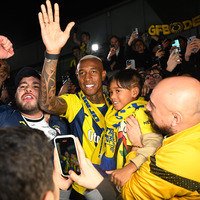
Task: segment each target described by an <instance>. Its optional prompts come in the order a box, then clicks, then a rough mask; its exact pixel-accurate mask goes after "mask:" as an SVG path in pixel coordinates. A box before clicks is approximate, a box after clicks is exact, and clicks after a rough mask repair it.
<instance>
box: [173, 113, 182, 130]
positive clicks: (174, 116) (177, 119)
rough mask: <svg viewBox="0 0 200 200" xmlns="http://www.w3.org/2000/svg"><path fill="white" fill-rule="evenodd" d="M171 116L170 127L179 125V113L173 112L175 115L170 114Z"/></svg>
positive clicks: (180, 119) (180, 116)
mask: <svg viewBox="0 0 200 200" xmlns="http://www.w3.org/2000/svg"><path fill="white" fill-rule="evenodd" d="M172 115H173V118H172V123H171V126H172V127H174V126H177V125H178V124H180V123H181V122H182V115H181V113H179V112H175V113H172Z"/></svg>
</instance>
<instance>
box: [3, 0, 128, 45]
mask: <svg viewBox="0 0 200 200" xmlns="http://www.w3.org/2000/svg"><path fill="white" fill-rule="evenodd" d="M123 1H126V0H107V1H99V2H98V1H94V0H93V1H91V0H89V1H88V0H82V1H80V0H79V1H78V0H52V1H51V2H52V3H58V4H59V6H60V16H61V27H65V26H66V24H67V23H68V22H70V21H75V22H76V21H77V20H80V19H83V18H84V17H87V16H89V15H91V14H94V13H96V12H98V11H100V10H103V9H105V8H107V7H111V6H114V5H116V4H119V3H121V2H123ZM42 3H45V1H44V0H28V1H27V0H16V1H1V11H0V19H1V29H0V30H1V31H0V34H1V35H4V36H7V37H8V38H9V39H10V40H11V41H12V42H13V44H14V45H15V47H20V46H23V45H25V44H28V43H31V42H33V41H35V40H38V39H40V38H41V36H40V27H39V21H38V12H39V11H40V5H41V4H42Z"/></svg>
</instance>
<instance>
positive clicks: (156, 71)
mask: <svg viewBox="0 0 200 200" xmlns="http://www.w3.org/2000/svg"><path fill="white" fill-rule="evenodd" d="M162 79H163V74H162V71H161V69H160V68H159V67H152V68H150V69H147V70H146V71H145V81H144V85H146V86H147V87H149V89H150V92H149V93H148V94H146V96H145V99H146V100H147V101H148V100H149V96H150V94H151V92H152V90H153V88H154V87H155V86H156V85H157V84H158V83H159V82H160V81H161V80H162Z"/></svg>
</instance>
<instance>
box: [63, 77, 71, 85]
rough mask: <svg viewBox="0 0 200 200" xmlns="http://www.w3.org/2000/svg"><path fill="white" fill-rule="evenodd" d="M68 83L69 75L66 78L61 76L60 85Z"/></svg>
mask: <svg viewBox="0 0 200 200" xmlns="http://www.w3.org/2000/svg"><path fill="white" fill-rule="evenodd" d="M69 81H70V76H69V75H67V76H65V75H63V76H62V83H63V85H64V84H65V83H66V82H69Z"/></svg>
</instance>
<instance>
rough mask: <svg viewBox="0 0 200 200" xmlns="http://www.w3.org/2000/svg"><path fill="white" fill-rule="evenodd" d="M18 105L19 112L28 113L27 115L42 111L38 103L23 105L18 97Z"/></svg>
mask: <svg viewBox="0 0 200 200" xmlns="http://www.w3.org/2000/svg"><path fill="white" fill-rule="evenodd" d="M16 106H17V109H18V110H19V112H21V113H24V114H27V115H33V114H36V113H37V112H38V111H40V108H39V104H38V103H36V104H34V105H30V104H29V103H27V104H25V105H22V103H20V102H19V100H18V99H17V98H16Z"/></svg>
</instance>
